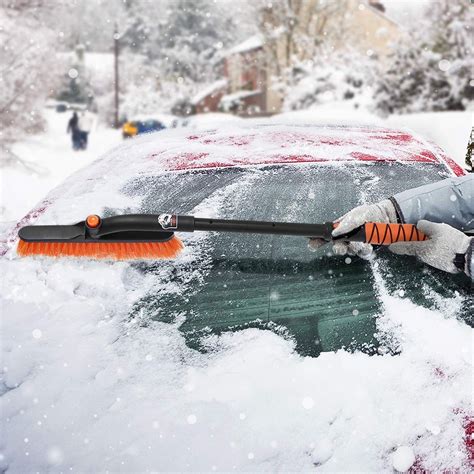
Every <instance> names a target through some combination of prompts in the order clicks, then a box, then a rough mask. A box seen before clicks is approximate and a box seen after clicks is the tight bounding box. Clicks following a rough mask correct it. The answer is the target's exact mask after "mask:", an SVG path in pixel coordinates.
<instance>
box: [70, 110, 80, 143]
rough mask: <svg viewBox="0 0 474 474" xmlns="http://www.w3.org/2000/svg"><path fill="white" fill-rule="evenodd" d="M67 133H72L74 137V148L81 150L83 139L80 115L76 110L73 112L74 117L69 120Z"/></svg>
mask: <svg viewBox="0 0 474 474" xmlns="http://www.w3.org/2000/svg"><path fill="white" fill-rule="evenodd" d="M67 133H70V134H71V138H72V149H73V150H79V148H80V146H81V145H80V140H81V136H80V135H81V134H80V131H79V117H78V116H77V113H76V112H74V113H73V114H72V117H71V118H70V119H69V122H68V124H67Z"/></svg>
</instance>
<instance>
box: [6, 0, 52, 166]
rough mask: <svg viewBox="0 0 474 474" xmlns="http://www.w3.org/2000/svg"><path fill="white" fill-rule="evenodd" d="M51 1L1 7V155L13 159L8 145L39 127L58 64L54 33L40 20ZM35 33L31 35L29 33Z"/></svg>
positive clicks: (19, 2) (49, 10)
mask: <svg viewBox="0 0 474 474" xmlns="http://www.w3.org/2000/svg"><path fill="white" fill-rule="evenodd" d="M53 7H54V4H53V3H52V2H44V3H43V2H41V1H36V2H27V1H18V2H10V3H7V4H6V5H5V6H3V7H0V24H1V25H2V28H0V50H1V52H2V60H1V64H0V154H1V157H2V161H5V160H9V159H11V158H12V156H13V155H12V153H11V150H10V144H11V143H12V142H13V141H15V140H18V139H19V138H20V137H21V136H22V134H24V133H31V132H34V131H37V130H39V129H40V128H41V126H42V124H43V121H42V116H41V109H42V107H43V105H44V102H45V100H46V98H47V97H48V96H50V95H52V94H53V93H54V88H55V85H56V78H59V77H60V74H59V63H58V59H57V57H56V55H55V54H54V51H55V50H54V46H53V44H54V39H55V36H54V34H53V33H52V31H51V30H49V29H48V28H46V27H45V26H44V25H43V22H42V21H41V18H42V15H45V14H51V11H52V9H53ZM32 32H34V35H32Z"/></svg>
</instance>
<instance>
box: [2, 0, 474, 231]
mask: <svg viewBox="0 0 474 474" xmlns="http://www.w3.org/2000/svg"><path fill="white" fill-rule="evenodd" d="M473 8H474V5H472V4H471V2H470V1H469V0H431V1H430V0H405V1H402V0H273V1H271V0H233V1H230V0H112V1H111V0H108V1H105V0H0V55H1V61H0V69H1V74H0V80H1V87H0V159H1V173H2V202H1V207H0V214H1V215H0V220H2V221H4V222H5V221H9V220H13V219H17V218H19V217H21V216H22V214H24V213H25V212H27V211H28V210H29V208H30V207H31V206H32V205H34V204H35V203H36V202H37V201H38V200H39V199H40V198H41V197H42V196H43V195H44V194H45V193H46V192H47V191H48V190H49V189H50V188H51V187H53V186H55V185H56V184H58V183H60V182H61V181H62V180H63V179H64V177H65V176H67V175H68V174H70V173H71V172H73V171H74V170H76V169H78V168H80V167H82V166H86V165H87V164H88V163H90V162H91V161H92V160H93V159H95V158H97V157H98V156H99V155H100V154H101V153H102V152H104V151H106V150H107V149H109V148H110V147H112V146H114V145H116V144H119V143H120V142H121V141H122V140H123V139H126V138H129V137H133V136H135V135H139V134H141V133H146V132H151V131H159V130H162V129H165V128H176V127H189V128H199V127H218V126H219V124H221V123H223V122H224V121H225V122H232V121H233V120H255V121H260V122H261V121H275V120H280V121H287V122H289V123H296V122H300V123H315V122H317V123H325V122H331V123H334V122H336V123H341V124H342V123H347V122H351V123H354V122H355V123H368V122H370V123H373V124H379V125H380V124H383V125H386V126H394V127H397V128H400V127H408V128H411V129H413V130H415V131H417V132H419V133H421V134H423V135H424V136H426V137H428V138H430V139H433V140H435V141H436V142H437V143H438V144H439V145H440V146H442V147H443V148H444V149H445V150H446V151H447V152H448V154H450V155H451V156H452V157H453V158H454V159H455V160H456V161H458V162H459V163H462V164H464V165H465V166H468V165H466V164H465V161H466V149H467V145H468V141H469V136H470V134H471V127H472V109H473V100H474V79H473V73H472V71H473V57H472V51H471V45H472V42H473V36H472V28H473V24H474V22H473V18H474V11H473ZM74 112H75V113H76V118H74V117H73V113H74ZM81 134H82V135H81ZM19 186H22V188H21V189H23V191H22V192H21V193H19V192H18V189H19Z"/></svg>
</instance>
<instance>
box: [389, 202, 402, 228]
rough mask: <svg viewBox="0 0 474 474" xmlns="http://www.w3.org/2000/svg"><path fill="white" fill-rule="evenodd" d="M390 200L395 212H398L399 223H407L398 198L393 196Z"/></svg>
mask: <svg viewBox="0 0 474 474" xmlns="http://www.w3.org/2000/svg"><path fill="white" fill-rule="evenodd" d="M388 200H389V201H390V202H391V203H392V204H393V207H394V208H395V212H396V213H397V224H405V218H404V217H403V212H402V210H401V209H400V205H399V204H398V202H397V200H396V199H395V198H394V197H393V196H392V197H389V198H388Z"/></svg>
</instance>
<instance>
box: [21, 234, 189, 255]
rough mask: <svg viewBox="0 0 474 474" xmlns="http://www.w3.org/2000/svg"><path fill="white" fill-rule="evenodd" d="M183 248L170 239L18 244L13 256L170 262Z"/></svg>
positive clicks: (179, 241)
mask: <svg viewBox="0 0 474 474" xmlns="http://www.w3.org/2000/svg"><path fill="white" fill-rule="evenodd" d="M183 248H184V246H183V243H182V242H181V240H180V239H179V238H178V237H177V236H176V235H174V236H173V237H172V238H171V239H170V240H168V241H167V242H90V243H84V242H26V241H24V240H21V239H20V241H19V242H18V247H17V253H18V255H20V256H22V257H26V256H29V255H45V256H48V257H84V258H90V259H98V260H100V259H109V260H110V259H113V260H138V259H140V260H142V259H153V260H156V259H167V260H169V259H173V258H175V257H176V256H177V255H178V254H179V253H180V252H181V250H182V249H183Z"/></svg>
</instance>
